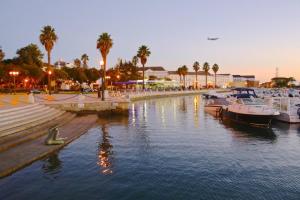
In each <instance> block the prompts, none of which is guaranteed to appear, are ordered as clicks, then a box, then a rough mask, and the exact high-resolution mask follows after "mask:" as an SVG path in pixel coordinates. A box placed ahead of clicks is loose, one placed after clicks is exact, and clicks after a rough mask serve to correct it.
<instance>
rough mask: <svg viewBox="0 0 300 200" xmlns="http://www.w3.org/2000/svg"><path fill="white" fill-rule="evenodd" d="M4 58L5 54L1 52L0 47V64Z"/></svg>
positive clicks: (0, 48)
mask: <svg viewBox="0 0 300 200" xmlns="http://www.w3.org/2000/svg"><path fill="white" fill-rule="evenodd" d="M4 57H5V53H4V51H3V50H2V47H1V46H0V62H2V60H3V58H4Z"/></svg>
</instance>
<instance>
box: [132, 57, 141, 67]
mask: <svg viewBox="0 0 300 200" xmlns="http://www.w3.org/2000/svg"><path fill="white" fill-rule="evenodd" d="M131 62H132V64H133V65H134V66H137V64H138V62H139V57H137V56H133V57H132V61H131Z"/></svg>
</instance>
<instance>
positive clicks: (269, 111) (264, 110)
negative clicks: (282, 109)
mask: <svg viewBox="0 0 300 200" xmlns="http://www.w3.org/2000/svg"><path fill="white" fill-rule="evenodd" d="M235 92H237V93H235V94H234V95H231V97H230V98H228V99H227V101H228V102H229V105H228V106H224V107H222V111H221V117H222V118H227V119H230V120H233V121H236V122H240V123H244V124H248V125H251V126H256V127H265V128H269V127H270V125H271V122H272V120H273V119H274V118H275V117H276V116H278V115H279V112H278V111H276V110H275V109H273V107H272V106H270V105H268V104H267V103H265V101H264V100H263V99H261V98H256V97H257V95H256V94H255V91H254V90H253V89H248V88H238V89H237V90H236V91H235Z"/></svg>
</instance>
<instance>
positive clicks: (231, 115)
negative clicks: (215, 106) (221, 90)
mask: <svg viewBox="0 0 300 200" xmlns="http://www.w3.org/2000/svg"><path fill="white" fill-rule="evenodd" d="M222 118H224V119H229V120H233V121H235V122H239V123H243V124H247V125H250V126H255V127H263V128H269V127H270V126H271V122H272V119H273V118H274V115H250V114H241V113H235V112H231V111H226V110H223V112H222Z"/></svg>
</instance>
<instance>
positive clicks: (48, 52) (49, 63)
mask: <svg viewBox="0 0 300 200" xmlns="http://www.w3.org/2000/svg"><path fill="white" fill-rule="evenodd" d="M50 54H51V53H50V50H49V51H47V56H48V72H47V74H48V90H49V94H50V95H51V77H50V76H51V75H50V74H49V71H50V65H51V62H50V61H51V60H50V57H51V55H50Z"/></svg>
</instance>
